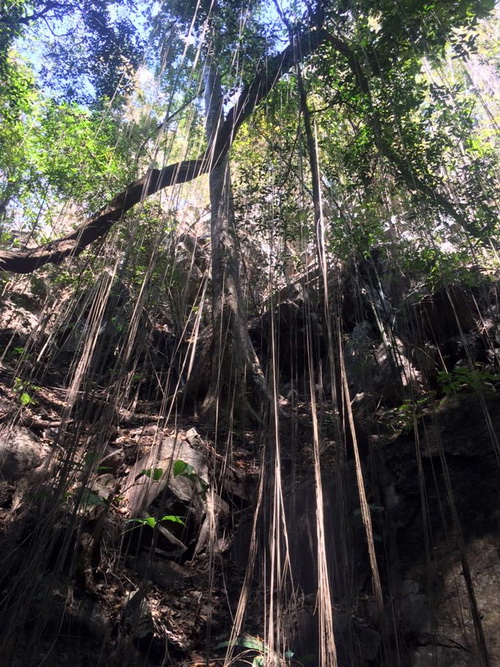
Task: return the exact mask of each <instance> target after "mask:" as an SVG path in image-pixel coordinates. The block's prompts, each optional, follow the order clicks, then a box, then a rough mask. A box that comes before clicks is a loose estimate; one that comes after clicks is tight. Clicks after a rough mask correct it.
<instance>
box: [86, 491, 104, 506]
mask: <svg viewBox="0 0 500 667" xmlns="http://www.w3.org/2000/svg"><path fill="white" fill-rule="evenodd" d="M81 503H82V505H95V506H98V505H105V504H106V503H105V501H104V500H103V499H102V498H101V496H99V495H98V494H97V493H96V492H95V491H92V489H83V491H82V495H81Z"/></svg>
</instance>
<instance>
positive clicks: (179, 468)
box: [174, 459, 210, 500]
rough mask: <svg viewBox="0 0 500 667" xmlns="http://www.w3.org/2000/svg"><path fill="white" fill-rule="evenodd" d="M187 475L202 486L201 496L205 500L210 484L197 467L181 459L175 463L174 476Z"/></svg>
mask: <svg viewBox="0 0 500 667" xmlns="http://www.w3.org/2000/svg"><path fill="white" fill-rule="evenodd" d="M181 476H182V477H187V478H188V479H190V480H191V481H192V482H194V483H195V484H199V486H200V489H201V491H200V496H201V497H202V498H203V500H205V499H206V497H207V491H208V489H209V486H210V485H209V484H208V482H206V481H205V480H204V479H202V478H201V477H200V476H199V475H198V473H196V472H195V469H194V468H193V466H192V465H191V464H190V463H186V462H185V461H181V460H180V459H179V460H177V461H176V462H175V463H174V477H181Z"/></svg>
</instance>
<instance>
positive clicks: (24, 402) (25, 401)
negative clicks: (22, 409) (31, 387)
mask: <svg viewBox="0 0 500 667" xmlns="http://www.w3.org/2000/svg"><path fill="white" fill-rule="evenodd" d="M19 400H20V401H21V405H28V404H29V403H31V396H30V395H29V394H27V393H26V392H25V391H24V392H23V393H22V394H21V396H20V397H19Z"/></svg>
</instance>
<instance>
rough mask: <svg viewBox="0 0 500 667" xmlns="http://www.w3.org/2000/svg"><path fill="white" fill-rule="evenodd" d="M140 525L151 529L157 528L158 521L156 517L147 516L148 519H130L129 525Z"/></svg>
mask: <svg viewBox="0 0 500 667" xmlns="http://www.w3.org/2000/svg"><path fill="white" fill-rule="evenodd" d="M131 522H133V523H139V524H140V525H141V526H149V527H150V528H154V527H155V526H156V523H157V521H156V519H155V518H154V516H146V517H140V518H138V519H128V521H127V523H131Z"/></svg>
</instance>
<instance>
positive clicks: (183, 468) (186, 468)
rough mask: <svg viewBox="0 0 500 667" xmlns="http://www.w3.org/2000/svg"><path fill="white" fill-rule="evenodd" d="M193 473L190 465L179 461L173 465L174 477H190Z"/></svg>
mask: <svg viewBox="0 0 500 667" xmlns="http://www.w3.org/2000/svg"><path fill="white" fill-rule="evenodd" d="M193 473H194V468H193V466H192V465H191V464H190V463H186V462H185V461H181V460H180V459H179V460H177V461H176V462H175V463H174V477H178V476H179V475H186V476H188V475H192V474H193Z"/></svg>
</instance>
